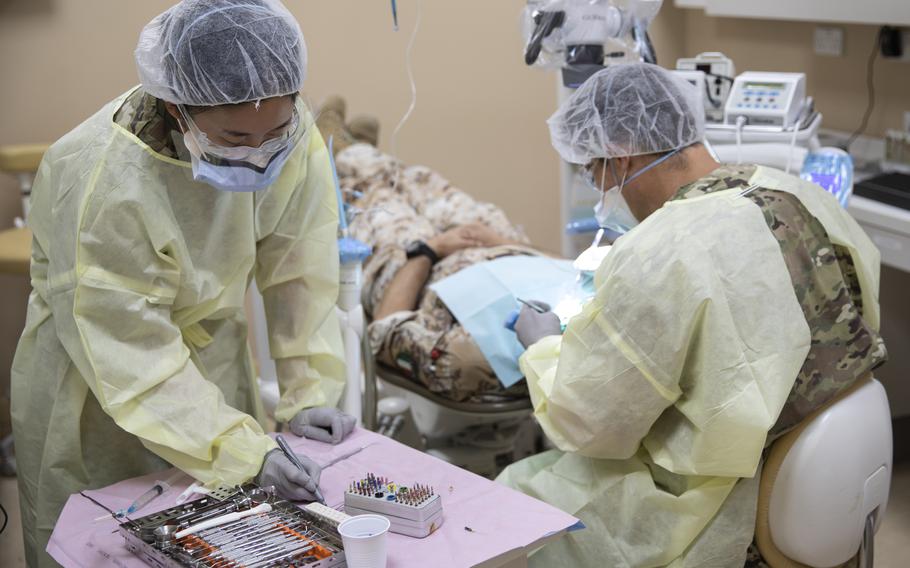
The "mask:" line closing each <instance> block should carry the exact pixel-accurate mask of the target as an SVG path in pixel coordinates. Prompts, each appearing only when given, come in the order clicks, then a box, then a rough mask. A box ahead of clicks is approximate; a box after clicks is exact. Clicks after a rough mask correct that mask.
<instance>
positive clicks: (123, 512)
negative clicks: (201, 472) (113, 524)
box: [95, 470, 184, 521]
mask: <svg viewBox="0 0 910 568" xmlns="http://www.w3.org/2000/svg"><path fill="white" fill-rule="evenodd" d="M183 475H184V473H183V472H182V471H180V470H177V473H175V474H174V475H172V476H171V477H169V478H168V479H167V481H160V480H159V481H156V482H155V484H154V485H152V487H151V488H149V489H148V490H147V491H146V492H145V493H143V494H142V495H140V496H139V497H137V498H136V500H135V501H133V502H132V503H131V504H130V506H129V507H127V508H126V509H120V510H119V511H117V512H116V513H114V514H113V515H104V516H103V517H98V518H97V519H95V520H96V521H103V520H104V519H109V518H111V516H113V517H114V518H115V519H119V518H122V517H125V516H127V515H131V514H133V513H135V512H136V511H138V510H139V509H141V508H143V507H145V506H146V505H148V504H149V503H151V502H152V501H153V500H154V499H156V498H158V497H160V496H161V495H162V494H163V493H164V492H165V491H167V490H168V489H170V488H171V484H172V483H174V482H175V481H177V480H178V479H180V478H181V477H183Z"/></svg>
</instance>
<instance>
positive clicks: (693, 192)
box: [673, 164, 756, 200]
mask: <svg viewBox="0 0 910 568" xmlns="http://www.w3.org/2000/svg"><path fill="white" fill-rule="evenodd" d="M755 168H756V166H754V165H741V166H737V165H731V164H724V165H722V166H720V167H719V168H717V169H716V170H714V171H713V172H711V173H710V174H708V175H706V176H704V177H702V178H700V179H697V180H695V181H694V182H692V183H690V184H687V185H684V186H682V187H681V188H679V189H678V190H677V191H676V194H675V195H674V196H673V199H674V200H675V199H690V198H692V197H700V196H702V195H707V194H709V193H714V192H716V191H723V190H725V189H734V188H739V187H741V188H744V189H745V188H746V187H748V186H749V180H750V179H751V178H752V175H753V174H754V173H755Z"/></svg>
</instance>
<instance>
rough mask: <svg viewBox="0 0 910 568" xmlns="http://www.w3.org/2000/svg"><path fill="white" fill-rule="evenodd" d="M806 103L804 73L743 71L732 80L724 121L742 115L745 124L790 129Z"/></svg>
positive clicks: (734, 119)
mask: <svg viewBox="0 0 910 568" xmlns="http://www.w3.org/2000/svg"><path fill="white" fill-rule="evenodd" d="M805 105H806V75H805V73H761V72H755V71H746V72H745V73H743V74H742V75H740V76H739V77H737V78H736V80H735V81H734V82H733V89H732V91H731V92H730V96H729V98H727V105H726V107H725V109H724V122H725V123H726V124H736V123H737V121H739V120H740V117H743V118H744V119H745V124H746V125H748V126H775V127H778V128H781V129H789V128H791V127H792V126H793V125H794V124H797V122H798V121H799V119H800V118H801V116H802V115H803V114H804V112H803V111H804V106H805Z"/></svg>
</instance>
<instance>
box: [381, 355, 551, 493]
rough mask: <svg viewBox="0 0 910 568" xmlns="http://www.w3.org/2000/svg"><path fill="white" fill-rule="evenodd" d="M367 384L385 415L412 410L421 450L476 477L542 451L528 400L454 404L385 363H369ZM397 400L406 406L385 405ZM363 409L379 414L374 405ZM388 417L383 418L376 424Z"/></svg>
mask: <svg viewBox="0 0 910 568" xmlns="http://www.w3.org/2000/svg"><path fill="white" fill-rule="evenodd" d="M366 352H367V351H365V353H366ZM366 384H367V387H368V389H369V388H376V389H377V391H378V395H377V397H376V398H378V399H381V400H380V402H379V410H380V414H382V410H383V409H384V408H394V409H396V411H399V410H398V409H400V411H401V412H407V411H408V410H409V411H410V417H411V418H412V419H413V424H414V426H415V427H416V430H417V432H418V433H419V436H420V444H419V446H418V449H421V450H424V451H426V452H427V453H428V454H430V455H433V456H435V457H437V458H439V459H442V460H444V461H447V462H449V463H451V464H454V465H457V466H459V467H461V468H463V469H467V470H468V471H471V472H473V473H476V474H477V475H481V476H483V477H487V478H490V479H493V478H494V477H496V476H497V475H498V474H499V472H501V471H502V470H503V469H504V468H505V467H506V466H507V465H509V464H511V463H513V462H515V461H518V460H520V459H522V458H525V457H528V456H530V455H533V454H535V453H537V452H538V451H540V449H541V448H540V441H541V439H542V438H541V434H540V431H539V427H538V426H537V424H536V423H535V422H534V420H533V418H532V417H531V414H532V412H533V409H532V407H531V401H530V400H529V399H521V400H514V401H497V402H483V403H480V402H470V401H466V402H455V401H452V400H449V399H447V398H443V397H441V396H439V395H437V394H436V393H434V392H432V391H430V390H429V389H427V388H426V387H424V386H423V385H421V384H418V383H417V382H415V381H414V380H412V379H410V378H408V377H406V376H404V375H403V374H401V373H400V372H399V371H397V370H396V369H393V368H391V367H387V366H384V365H367V380H366ZM394 399H403V400H404V401H406V404H404V405H401V404H397V405H391V404H384V403H386V402H390V401H391V400H394ZM364 410H365V412H376V408H375V407H373V408H370V407H369V406H368V407H365V409H364ZM383 419H384V417H383V416H381V415H380V416H378V417H377V418H376V422H377V423H382V422H383ZM406 419H407V417H406ZM402 441H404V440H402Z"/></svg>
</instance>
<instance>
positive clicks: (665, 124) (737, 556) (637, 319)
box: [499, 64, 886, 568]
mask: <svg viewBox="0 0 910 568" xmlns="http://www.w3.org/2000/svg"><path fill="white" fill-rule="evenodd" d="M549 126H550V132H551V137H552V142H553V145H554V147H555V148H556V150H557V151H558V152H559V154H560V156H562V158H563V159H565V160H567V161H569V162H572V163H575V164H581V165H584V166H585V168H586V169H587V171H588V172H589V173H590V177H591V179H592V180H593V183H595V185H596V186H597V187H598V188H599V189H601V190H603V189H604V188H607V191H604V192H603V199H602V202H601V203H600V204H599V205H598V207H597V216H598V219H599V220H600V221H601V224H602V225H603V226H604V227H608V228H611V229H614V230H619V231H624V232H625V234H624V235H623V236H621V237H620V238H619V239H618V240H617V241H616V243H615V245H614V246H613V249H612V251H611V252H610V254H609V255H608V256H607V257H606V259H605V260H604V261H603V263H602V265H601V266H600V268H599V270H598V271H597V274H596V277H595V286H596V290H597V293H596V296H595V297H594V298H593V299H592V300H591V301H590V302H589V303H588V304H587V305H586V306H585V307H584V310H583V312H582V313H581V314H580V315H578V316H576V317H575V318H574V319H572V320H571V321H570V323H569V324H568V327H567V328H566V330H565V333H564V335H560V326H559V322H558V320H557V318H556V316H555V315H553V314H552V313H549V312H547V313H543V314H538V313H537V312H535V311H534V310H529V309H524V310H523V311H522V312H521V316H520V319H519V320H518V323H517V326H516V330H517V332H518V336H519V339H520V340H521V342H522V343H523V344H524V345H525V346H526V347H527V351H526V352H525V353H524V355H523V356H522V358H521V368H522V370H523V371H524V373H525V374H526V376H527V380H528V388H529V390H530V394H531V399H532V402H533V404H534V413H535V415H536V417H537V419H538V420H539V421H540V424H541V425H542V427H543V429H544V432H545V433H546V435H547V436H548V437H549V439H550V440H551V441H552V442H553V444H555V445H556V447H557V448H558V449H557V450H552V451H549V452H546V453H543V454H539V455H537V456H533V457H531V458H528V459H526V460H523V461H521V462H518V463H516V464H513V465H512V466H510V467H509V468H508V469H507V470H506V471H504V472H503V474H502V475H501V476H500V478H499V481H500V482H502V483H504V484H506V485H509V486H511V487H513V488H515V489H518V490H520V491H523V492H525V493H528V494H530V495H532V496H534V497H537V498H539V499H542V500H544V501H548V502H550V503H552V504H553V505H555V506H558V507H560V508H562V509H564V510H565V511H567V512H569V513H571V514H573V515H576V516H577V517H579V518H580V519H581V520H582V521H583V522H584V524H585V525H586V526H587V529H586V530H581V531H578V532H574V533H571V534H570V535H569V536H568V537H567V538H563V539H560V540H559V541H557V542H555V543H553V544H550V545H548V546H546V547H544V548H543V549H541V550H540V551H539V552H537V553H536V554H534V555H533V556H532V557H531V563H532V564H533V565H534V566H548V567H552V566H598V567H600V566H611V567H626V566H649V567H651V566H674V567H683V566H686V567H696V566H697V567H701V568H704V567H737V568H739V567H742V566H744V565H750V566H759V565H761V562H762V560H761V558H760V556H759V555H758V554H757V552H756V551H755V549H754V547H752V546H751V543H752V540H753V529H754V526H755V515H756V499H757V492H758V480H759V476H760V472H761V463H762V452H763V450H764V449H765V448H766V447H767V446H768V444H769V443H770V442H772V441H773V440H774V439H775V438H777V437H778V436H780V435H781V434H782V433H784V432H786V431H788V430H789V429H791V428H792V427H793V426H794V425H796V424H797V423H798V422H799V421H800V420H801V419H802V418H804V417H805V416H806V415H808V414H809V413H811V412H812V411H813V410H814V409H816V408H818V407H819V406H821V405H823V404H825V403H826V402H827V401H829V400H831V399H832V398H833V397H834V396H836V395H837V394H838V393H839V392H841V391H843V390H844V389H846V388H847V387H849V386H850V385H851V384H853V383H854V382H855V381H857V380H858V379H859V378H861V377H863V376H864V375H867V374H869V373H870V372H871V371H872V370H873V369H875V368H876V367H877V366H878V365H880V364H882V363H883V362H884V361H885V359H886V351H885V347H884V344H883V342H882V339H881V337H880V336H879V332H878V330H879V305H878V278H879V254H878V251H877V250H876V249H875V247H874V246H873V244H872V243H871V242H870V240H869V239H868V238H867V237H866V235H865V234H864V233H863V231H862V230H861V229H860V228H859V226H858V225H857V224H856V223H855V222H854V221H853V219H852V218H851V217H850V216H849V215H848V214H847V213H846V211H844V209H843V208H841V206H840V205H839V204H838V202H837V200H836V199H835V198H834V197H833V196H832V195H830V194H828V193H826V192H825V191H824V190H822V189H821V188H819V187H817V186H815V185H813V184H811V183H809V182H806V181H803V180H800V179H799V178H797V177H793V176H789V175H786V174H784V173H782V172H779V171H776V170H772V169H768V168H764V167H759V166H755V165H737V166H734V165H720V164H718V163H716V162H715V161H714V159H712V157H711V155H710V154H709V152H708V151H707V150H706V148H705V146H704V145H703V144H702V140H703V137H704V121H703V111H702V109H701V105H700V104H698V102H697V96H696V92H695V90H694V88H693V87H691V86H690V85H689V84H688V83H686V82H684V81H681V80H679V79H677V78H675V77H673V76H672V75H671V74H670V73H668V72H667V71H665V70H663V69H661V68H660V67H657V66H654V65H649V64H625V65H616V66H610V67H609V68H607V69H605V70H603V71H600V72H599V73H597V74H596V75H594V76H593V77H591V78H590V79H589V80H588V81H587V82H585V83H584V84H583V85H582V86H581V87H580V88H579V89H578V90H577V91H576V92H575V93H574V94H573V95H572V97H571V98H570V99H569V100H567V101H566V102H565V103H564V104H563V106H562V107H561V108H560V109H559V110H558V111H557V112H556V114H555V115H554V116H553V117H552V118H551V119H550V120H549Z"/></svg>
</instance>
